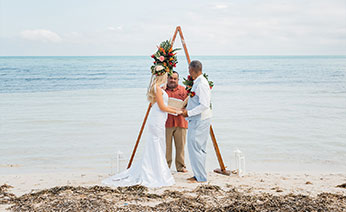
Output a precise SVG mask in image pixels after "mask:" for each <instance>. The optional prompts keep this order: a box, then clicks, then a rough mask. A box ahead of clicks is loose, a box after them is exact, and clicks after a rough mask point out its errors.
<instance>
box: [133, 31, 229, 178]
mask: <svg viewBox="0 0 346 212" xmlns="http://www.w3.org/2000/svg"><path fill="white" fill-rule="evenodd" d="M178 32H179V36H180V40H181V43H182V45H183V48H184V52H185V56H186V59H187V62H188V64H190V62H191V59H190V55H189V52H188V51H187V47H186V43H185V39H184V36H183V32H182V30H181V27H180V26H177V27H176V29H175V32H174V35H173V38H172V41H171V43H172V46H173V45H174V41H175V39H176V37H177V34H178ZM150 109H151V104H150V103H149V106H148V109H147V112H146V114H145V118H144V120H143V123H142V127H141V129H140V131H139V134H138V137H137V141H136V144H135V147H134V149H133V151H132V155H131V158H130V161H129V164H128V166H127V168H130V167H131V164H132V161H133V158H134V156H135V154H136V151H137V147H138V144H139V141H140V139H141V136H142V133H143V129H144V126H145V123H146V122H147V119H148V115H149V112H150ZM210 137H211V140H212V141H213V146H214V149H215V153H216V157H217V159H218V161H219V165H220V169H215V170H214V171H215V172H217V173H220V174H224V175H230V171H229V170H226V167H225V165H224V163H223V160H222V157H221V153H220V149H219V146H218V144H217V142H216V138H215V134H214V130H213V127H212V125H210Z"/></svg>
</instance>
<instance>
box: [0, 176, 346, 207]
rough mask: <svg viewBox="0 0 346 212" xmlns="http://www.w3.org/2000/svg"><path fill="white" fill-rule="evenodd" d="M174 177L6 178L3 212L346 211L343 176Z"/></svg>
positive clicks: (1, 196)
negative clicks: (120, 181) (108, 183)
mask: <svg viewBox="0 0 346 212" xmlns="http://www.w3.org/2000/svg"><path fill="white" fill-rule="evenodd" d="M173 175H174V178H175V180H176V184H175V185H174V186H170V187H162V188H149V189H147V188H145V187H142V186H134V187H126V188H122V189H120V190H119V189H118V188H108V187H105V186H103V185H102V184H101V180H102V179H104V178H106V177H108V175H106V174H97V173H55V174H54V173H50V174H47V173H45V174H40V173H36V174H22V175H2V176H0V185H5V186H3V187H2V190H0V203H1V204H0V211H5V209H6V208H9V207H12V208H11V210H12V211H23V210H28V211H54V210H57V209H58V208H59V210H61V211H69V210H70V211H88V210H95V211H104V210H109V211H119V210H120V211H165V210H172V211H190V210H194V211H215V210H216V211H227V210H238V211H242V210H243V211H247V210H250V211H266V210H268V211H273V210H274V211H275V210H277V211H297V210H307V211H315V210H322V211H346V188H344V187H343V186H339V187H338V185H342V184H345V183H346V174H343V173H342V174H282V173H248V174H246V175H245V176H242V177H239V176H237V175H231V176H224V175H220V174H216V173H213V172H210V173H209V176H208V179H209V180H208V182H206V183H189V182H188V181H187V180H186V179H187V178H188V177H191V173H174V174H173ZM9 186H11V187H9ZM1 192H2V193H1ZM53 203H54V204H53Z"/></svg>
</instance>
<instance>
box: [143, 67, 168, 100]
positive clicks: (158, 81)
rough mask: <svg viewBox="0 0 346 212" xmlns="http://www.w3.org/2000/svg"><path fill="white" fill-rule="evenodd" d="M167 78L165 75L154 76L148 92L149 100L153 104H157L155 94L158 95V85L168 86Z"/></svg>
mask: <svg viewBox="0 0 346 212" xmlns="http://www.w3.org/2000/svg"><path fill="white" fill-rule="evenodd" d="M167 76H168V74H167V73H165V74H163V75H160V76H157V75H152V76H151V80H150V84H149V87H148V90H147V99H148V101H149V102H150V103H151V104H154V103H155V102H156V99H155V93H156V89H155V86H156V85H162V84H166V83H167Z"/></svg>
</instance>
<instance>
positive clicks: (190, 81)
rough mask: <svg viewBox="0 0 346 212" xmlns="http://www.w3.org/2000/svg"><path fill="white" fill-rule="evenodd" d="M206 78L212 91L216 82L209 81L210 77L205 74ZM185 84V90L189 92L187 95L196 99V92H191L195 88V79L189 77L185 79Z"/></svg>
mask: <svg viewBox="0 0 346 212" xmlns="http://www.w3.org/2000/svg"><path fill="white" fill-rule="evenodd" d="M203 76H204V78H205V79H207V81H208V83H209V88H210V89H212V88H213V87H214V82H213V81H209V79H208V75H207V74H206V73H204V74H203ZM183 84H184V85H185V90H187V93H188V95H189V96H190V97H194V96H195V95H196V93H195V92H193V91H191V89H192V86H193V79H192V77H191V76H190V75H188V76H187V79H186V78H184V81H183Z"/></svg>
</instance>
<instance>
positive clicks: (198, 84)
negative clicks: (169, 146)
mask: <svg viewBox="0 0 346 212" xmlns="http://www.w3.org/2000/svg"><path fill="white" fill-rule="evenodd" d="M189 73H190V76H191V77H192V79H193V86H192V89H191V93H194V94H195V95H194V96H192V97H191V96H190V98H189V100H188V103H187V107H186V110H184V111H183V116H184V117H187V118H186V119H187V120H188V121H189V129H188V132H187V146H188V151H189V156H190V162H191V167H192V171H193V174H194V176H193V177H191V178H189V179H188V180H189V181H194V182H195V181H198V182H205V181H207V172H206V170H205V161H206V156H207V152H206V146H207V140H208V137H209V129H210V118H211V110H210V88H209V84H208V81H207V79H206V78H205V77H204V76H203V74H202V63H201V62H199V61H198V60H193V61H191V63H190V65H189Z"/></svg>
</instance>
